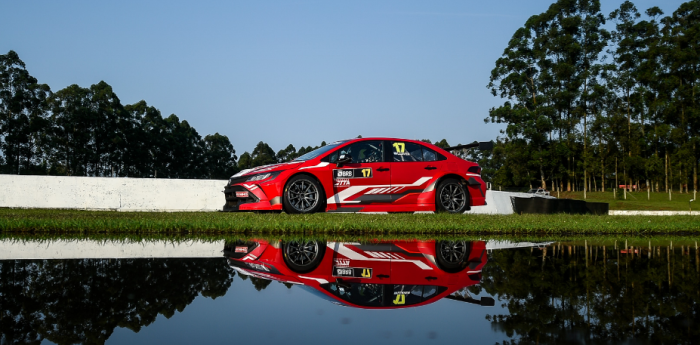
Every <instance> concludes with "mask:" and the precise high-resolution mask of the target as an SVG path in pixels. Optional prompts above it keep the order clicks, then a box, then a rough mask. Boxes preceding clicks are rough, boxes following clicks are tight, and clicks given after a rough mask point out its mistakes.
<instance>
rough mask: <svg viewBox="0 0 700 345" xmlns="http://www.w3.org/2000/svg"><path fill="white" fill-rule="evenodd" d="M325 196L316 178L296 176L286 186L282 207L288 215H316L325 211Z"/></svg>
mask: <svg viewBox="0 0 700 345" xmlns="http://www.w3.org/2000/svg"><path fill="white" fill-rule="evenodd" d="M325 195H326V194H325V193H324V192H323V187H322V186H321V184H320V183H318V181H316V179H315V178H313V177H311V176H308V175H296V176H293V177H292V178H290V179H289V181H287V184H286V185H285V186H284V195H283V198H282V199H283V200H282V205H283V206H284V211H285V212H287V213H314V212H318V211H320V210H322V209H323V205H324V201H325V200H326V196H325Z"/></svg>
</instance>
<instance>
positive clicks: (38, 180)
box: [0, 175, 227, 212]
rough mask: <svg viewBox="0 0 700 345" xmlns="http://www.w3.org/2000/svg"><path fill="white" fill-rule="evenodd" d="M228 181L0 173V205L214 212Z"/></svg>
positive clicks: (219, 203) (222, 196)
mask: <svg viewBox="0 0 700 345" xmlns="http://www.w3.org/2000/svg"><path fill="white" fill-rule="evenodd" d="M226 182H227V181H226V180H194V179H153V178H150V179H149V178H121V177H78V176H22V175H0V207H17V208H68V209H83V210H116V211H166V212H175V211H218V210H221V209H222V208H223V205H224V203H225V200H224V194H223V193H222V191H223V190H224V186H225V185H226Z"/></svg>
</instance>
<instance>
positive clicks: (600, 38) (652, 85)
mask: <svg viewBox="0 0 700 345" xmlns="http://www.w3.org/2000/svg"><path fill="white" fill-rule="evenodd" d="M699 45H700V0H692V1H688V2H686V3H683V4H681V5H680V6H679V7H678V9H677V10H675V11H674V12H673V13H672V14H670V15H667V16H664V13H663V12H662V11H661V9H659V8H658V7H652V8H649V9H647V10H645V11H644V13H643V14H642V13H640V10H639V9H637V7H636V6H635V5H634V4H633V3H632V2H630V1H625V2H624V3H622V5H620V7H619V8H618V9H615V10H614V11H612V12H611V13H609V14H607V15H606V14H603V13H602V12H601V10H600V2H599V1H597V0H559V1H557V2H555V3H554V4H552V5H551V6H550V7H549V9H548V10H547V11H545V12H543V13H541V14H538V15H534V16H532V17H530V18H529V19H528V20H527V21H526V22H525V24H524V25H523V26H522V27H521V28H519V29H517V30H516V32H515V33H514V34H513V37H512V38H511V40H510V41H509V42H508V45H507V47H506V49H505V50H504V52H503V55H502V56H501V57H500V58H499V59H498V60H497V61H496V63H495V68H494V69H493V70H492V71H491V76H490V82H489V83H488V85H487V87H488V88H489V89H490V91H491V93H492V94H493V95H494V96H496V97H500V98H502V99H504V102H503V104H501V105H499V106H497V107H494V108H492V109H491V110H490V111H489V116H488V117H487V118H486V119H485V121H486V122H487V123H502V124H505V125H506V128H505V129H504V130H502V131H501V134H502V135H501V136H500V137H499V139H498V143H497V145H496V148H495V150H494V151H493V152H491V153H487V154H482V153H479V155H478V157H474V158H475V159H479V161H480V163H481V164H482V165H484V170H483V171H484V173H485V174H486V175H487V177H488V178H489V179H490V181H492V182H493V183H494V184H496V185H502V186H505V187H508V186H511V187H514V186H515V187H518V186H519V187H524V186H527V185H529V186H530V187H532V186H535V187H542V188H546V189H551V190H566V191H571V190H584V189H585V190H589V191H595V190H598V191H605V189H606V188H610V187H614V188H618V186H620V185H626V186H631V185H637V186H640V187H642V186H645V187H649V188H651V189H652V190H655V191H667V190H668V189H670V188H674V186H675V188H677V189H678V190H681V191H685V192H688V188H690V187H692V189H693V190H697V189H698V181H697V167H698V158H699V157H698V143H699V142H698V140H699V139H698V132H699V131H700V102H698V101H699V98H698V97H700V92H698V91H700V90H699V89H698V79H699V78H700V55H699V54H700V46H699ZM689 186H690V187H689ZM627 188H629V187H627Z"/></svg>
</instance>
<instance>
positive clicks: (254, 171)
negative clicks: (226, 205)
mask: <svg viewBox="0 0 700 345" xmlns="http://www.w3.org/2000/svg"><path fill="white" fill-rule="evenodd" d="M302 163H304V161H293V162H287V163H279V164H268V165H263V166H259V167H255V168H252V169H245V170H241V171H239V172H238V173H237V174H236V175H233V176H231V178H234V177H240V176H246V175H254V174H259V173H264V172H266V171H276V170H287V169H294V168H296V167H298V166H299V165H301V164H302Z"/></svg>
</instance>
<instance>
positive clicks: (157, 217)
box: [0, 209, 700, 236]
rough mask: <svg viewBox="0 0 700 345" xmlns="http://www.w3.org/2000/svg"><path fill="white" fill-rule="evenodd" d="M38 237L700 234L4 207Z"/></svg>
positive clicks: (2, 215)
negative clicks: (89, 235) (125, 235)
mask: <svg viewBox="0 0 700 345" xmlns="http://www.w3.org/2000/svg"><path fill="white" fill-rule="evenodd" d="M18 232H25V233H31V234H33V235H38V234H52V233H72V234H92V233H100V234H136V235H138V234H141V235H146V234H148V235H149V236H151V235H154V234H161V235H193V234H197V235H200V234H201V235H217V234H246V235H250V234H262V233H265V234H269V235H272V236H277V235H289V234H302V235H304V236H308V235H324V236H325V235H342V236H355V235H368V234H371V235H376V236H397V235H402V234H411V235H412V236H416V235H436V234H438V235H444V236H454V235H462V234H469V235H482V234H489V235H514V234H515V235H532V234H550V235H554V234H557V235H567V234H585V235H600V234H638V235H648V234H691V235H696V234H700V217H698V216H671V217H663V216H634V217H631V216H592V215H566V214H556V215H508V216H499V215H461V214H460V215H452V214H389V215H367V214H312V215H288V214H254V213H220V212H214V213H204V212H201V213H200V212H178V213H155V212H153V213H148V212H110V211H76V210H45V209H0V233H5V234H7V233H18Z"/></svg>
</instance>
